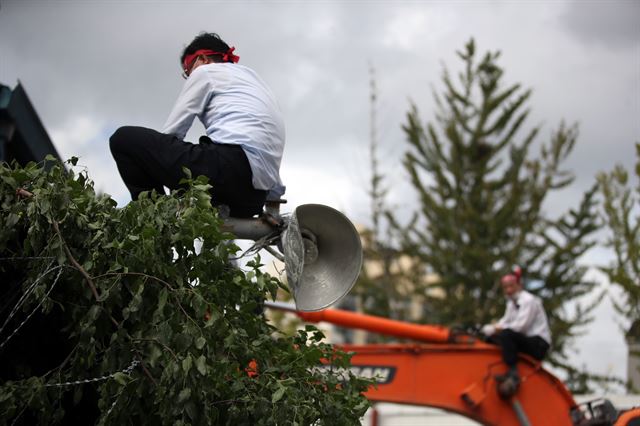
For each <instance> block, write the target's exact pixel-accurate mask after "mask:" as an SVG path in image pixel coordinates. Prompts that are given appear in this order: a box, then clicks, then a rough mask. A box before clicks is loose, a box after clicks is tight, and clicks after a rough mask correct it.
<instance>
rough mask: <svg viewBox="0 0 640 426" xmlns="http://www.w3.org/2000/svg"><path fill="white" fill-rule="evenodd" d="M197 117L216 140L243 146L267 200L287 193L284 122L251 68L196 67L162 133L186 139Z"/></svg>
mask: <svg viewBox="0 0 640 426" xmlns="http://www.w3.org/2000/svg"><path fill="white" fill-rule="evenodd" d="M195 117H198V118H199V119H200V121H201V122H202V124H203V125H204V127H205V129H206V132H207V136H208V137H209V138H211V140H213V141H214V142H216V143H222V144H236V145H240V146H242V149H243V150H244V152H245V154H246V155H247V159H248V160H249V165H250V166H251V171H252V173H253V187H254V188H256V189H261V190H267V191H269V194H268V195H267V199H268V200H275V199H278V198H280V197H281V196H282V195H283V194H284V191H285V187H284V186H283V185H282V181H281V179H280V172H279V170H280V162H281V161H282V153H283V150H284V140H285V128H284V121H283V119H282V113H281V112H280V108H279V107H278V104H277V102H276V100H275V97H274V96H273V94H272V93H271V90H270V89H269V87H267V85H266V84H265V83H264V81H262V79H261V78H260V77H259V76H258V75H257V74H256V73H255V72H254V71H253V70H251V69H250V68H247V67H245V66H243V65H238V64H232V63H212V64H205V65H201V66H199V67H197V68H196V69H194V70H193V72H192V73H191V75H190V76H189V78H187V81H186V82H185V84H184V87H183V88H182V92H181V93H180V96H179V97H178V100H177V101H176V104H175V106H174V107H173V110H172V111H171V113H170V114H169V118H168V119H167V122H166V123H165V125H164V127H163V129H162V133H167V134H172V135H175V136H177V137H178V138H180V139H184V138H185V135H186V134H187V131H188V130H189V128H190V127H191V125H192V124H193V120H194V118H195Z"/></svg>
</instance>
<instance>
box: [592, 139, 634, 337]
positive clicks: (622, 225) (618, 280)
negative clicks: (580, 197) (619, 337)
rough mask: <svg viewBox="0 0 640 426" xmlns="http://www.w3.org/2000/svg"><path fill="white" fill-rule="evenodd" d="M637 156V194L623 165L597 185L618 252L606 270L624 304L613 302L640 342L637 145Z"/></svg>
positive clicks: (602, 176)
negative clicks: (619, 290) (620, 293)
mask: <svg viewBox="0 0 640 426" xmlns="http://www.w3.org/2000/svg"><path fill="white" fill-rule="evenodd" d="M636 157H637V162H636V168H635V175H636V178H638V179H639V181H638V186H637V187H636V189H635V194H634V192H633V191H632V188H631V185H630V183H631V182H630V180H629V173H628V172H627V171H626V170H625V169H624V167H622V166H620V165H618V166H616V167H615V168H614V170H613V171H612V172H610V173H600V174H599V175H598V182H599V183H600V189H601V191H602V194H603V196H604V203H603V210H604V217H605V222H606V224H607V227H608V228H609V231H610V236H609V240H608V246H609V247H610V248H611V249H613V252H614V253H615V260H614V262H613V264H612V265H611V266H609V267H607V268H603V270H604V271H605V273H606V274H607V275H608V277H609V280H610V281H611V282H612V283H614V284H615V285H617V286H619V287H620V288H621V289H622V291H623V298H624V299H623V301H622V302H619V301H616V300H614V307H615V308H616V310H617V311H618V312H619V313H620V314H621V315H623V316H624V317H625V318H626V319H628V320H629V321H630V326H629V329H628V330H627V333H626V334H627V338H628V339H629V340H633V341H640V215H639V214H638V209H639V208H640V144H637V143H636Z"/></svg>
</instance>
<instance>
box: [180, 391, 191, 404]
mask: <svg viewBox="0 0 640 426" xmlns="http://www.w3.org/2000/svg"><path fill="white" fill-rule="evenodd" d="M189 398H191V389H190V388H184V389H182V390H181V391H180V394H179V395H178V402H180V403H182V402H184V401H186V400H187V399H189Z"/></svg>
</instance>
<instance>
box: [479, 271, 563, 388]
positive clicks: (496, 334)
mask: <svg viewBox="0 0 640 426" xmlns="http://www.w3.org/2000/svg"><path fill="white" fill-rule="evenodd" d="M521 276H522V271H521V269H520V268H516V270H515V271H514V272H513V273H511V274H507V275H505V276H503V277H502V279H501V280H500V284H501V286H502V291H503V292H504V295H505V297H506V299H507V307H506V310H505V313H504V316H503V317H502V318H501V319H500V320H499V321H498V322H497V323H495V324H488V325H485V326H484V327H482V332H483V333H484V334H485V335H487V336H489V341H490V342H492V343H496V344H498V345H499V346H500V348H501V351H502V359H503V361H504V363H505V364H507V367H508V371H507V373H506V374H505V375H504V376H501V377H499V380H500V381H501V383H500V386H499V387H498V391H499V392H500V393H501V395H503V396H509V395H512V394H513V393H515V391H516V390H517V388H518V385H519V384H520V377H519V375H518V369H517V367H516V363H517V360H518V352H522V353H525V354H528V355H531V356H532V357H534V358H536V359H538V360H542V359H543V358H544V356H545V355H546V353H547V351H548V350H549V345H550V343H551V332H550V330H549V324H548V321H547V315H546V314H545V312H544V308H543V306H542V301H541V300H540V298H538V297H537V296H534V295H533V294H531V293H529V292H528V291H526V290H524V288H523V285H522V279H521V278H522V277H521Z"/></svg>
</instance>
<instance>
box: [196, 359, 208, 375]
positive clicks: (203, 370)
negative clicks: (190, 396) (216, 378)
mask: <svg viewBox="0 0 640 426" xmlns="http://www.w3.org/2000/svg"><path fill="white" fill-rule="evenodd" d="M196 368H197V369H198V372H199V373H200V374H202V375H203V376H204V375H206V374H207V359H206V358H205V357H204V355H200V356H199V357H198V359H196Z"/></svg>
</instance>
